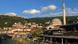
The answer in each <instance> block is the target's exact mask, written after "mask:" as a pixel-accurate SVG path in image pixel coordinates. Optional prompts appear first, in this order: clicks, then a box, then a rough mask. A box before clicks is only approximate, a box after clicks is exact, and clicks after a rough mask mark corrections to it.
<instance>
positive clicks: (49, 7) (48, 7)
mask: <svg viewBox="0 0 78 44" xmlns="http://www.w3.org/2000/svg"><path fill="white" fill-rule="evenodd" d="M56 8H57V7H56V6H55V5H49V6H46V7H43V8H42V9H41V10H43V11H45V10H52V11H54V10H56Z"/></svg>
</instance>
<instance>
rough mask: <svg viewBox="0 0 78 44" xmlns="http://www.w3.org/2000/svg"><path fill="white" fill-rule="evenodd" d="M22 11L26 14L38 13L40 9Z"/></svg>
mask: <svg viewBox="0 0 78 44" xmlns="http://www.w3.org/2000/svg"><path fill="white" fill-rule="evenodd" d="M23 13H27V14H37V13H40V10H36V9H31V10H24V11H23Z"/></svg>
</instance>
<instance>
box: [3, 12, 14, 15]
mask: <svg viewBox="0 0 78 44" xmlns="http://www.w3.org/2000/svg"><path fill="white" fill-rule="evenodd" d="M4 15H9V16H16V13H14V12H10V13H5V14H4Z"/></svg>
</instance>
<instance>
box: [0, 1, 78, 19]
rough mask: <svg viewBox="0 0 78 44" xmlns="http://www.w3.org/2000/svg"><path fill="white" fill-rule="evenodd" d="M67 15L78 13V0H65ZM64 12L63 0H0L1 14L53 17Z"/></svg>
mask: <svg viewBox="0 0 78 44" xmlns="http://www.w3.org/2000/svg"><path fill="white" fill-rule="evenodd" d="M64 2H65V5H66V11H67V15H68V16H69V15H70V16H73V15H78V0H64ZM61 13H62V1H61V0H0V14H14V15H17V16H21V17H25V18H34V17H53V16H60V15H61Z"/></svg>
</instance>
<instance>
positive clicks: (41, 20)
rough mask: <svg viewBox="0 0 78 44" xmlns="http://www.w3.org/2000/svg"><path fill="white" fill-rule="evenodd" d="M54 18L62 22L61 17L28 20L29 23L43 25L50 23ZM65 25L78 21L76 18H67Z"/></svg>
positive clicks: (77, 17)
mask: <svg viewBox="0 0 78 44" xmlns="http://www.w3.org/2000/svg"><path fill="white" fill-rule="evenodd" d="M54 18H59V19H60V20H61V21H62V22H63V17H62V16H58V17H38V18H31V19H29V20H30V21H33V22H36V23H42V24H45V23H44V22H48V21H50V22H51V21H52V19H54ZM66 19H67V24H71V23H73V22H74V21H78V16H67V18H66Z"/></svg>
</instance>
